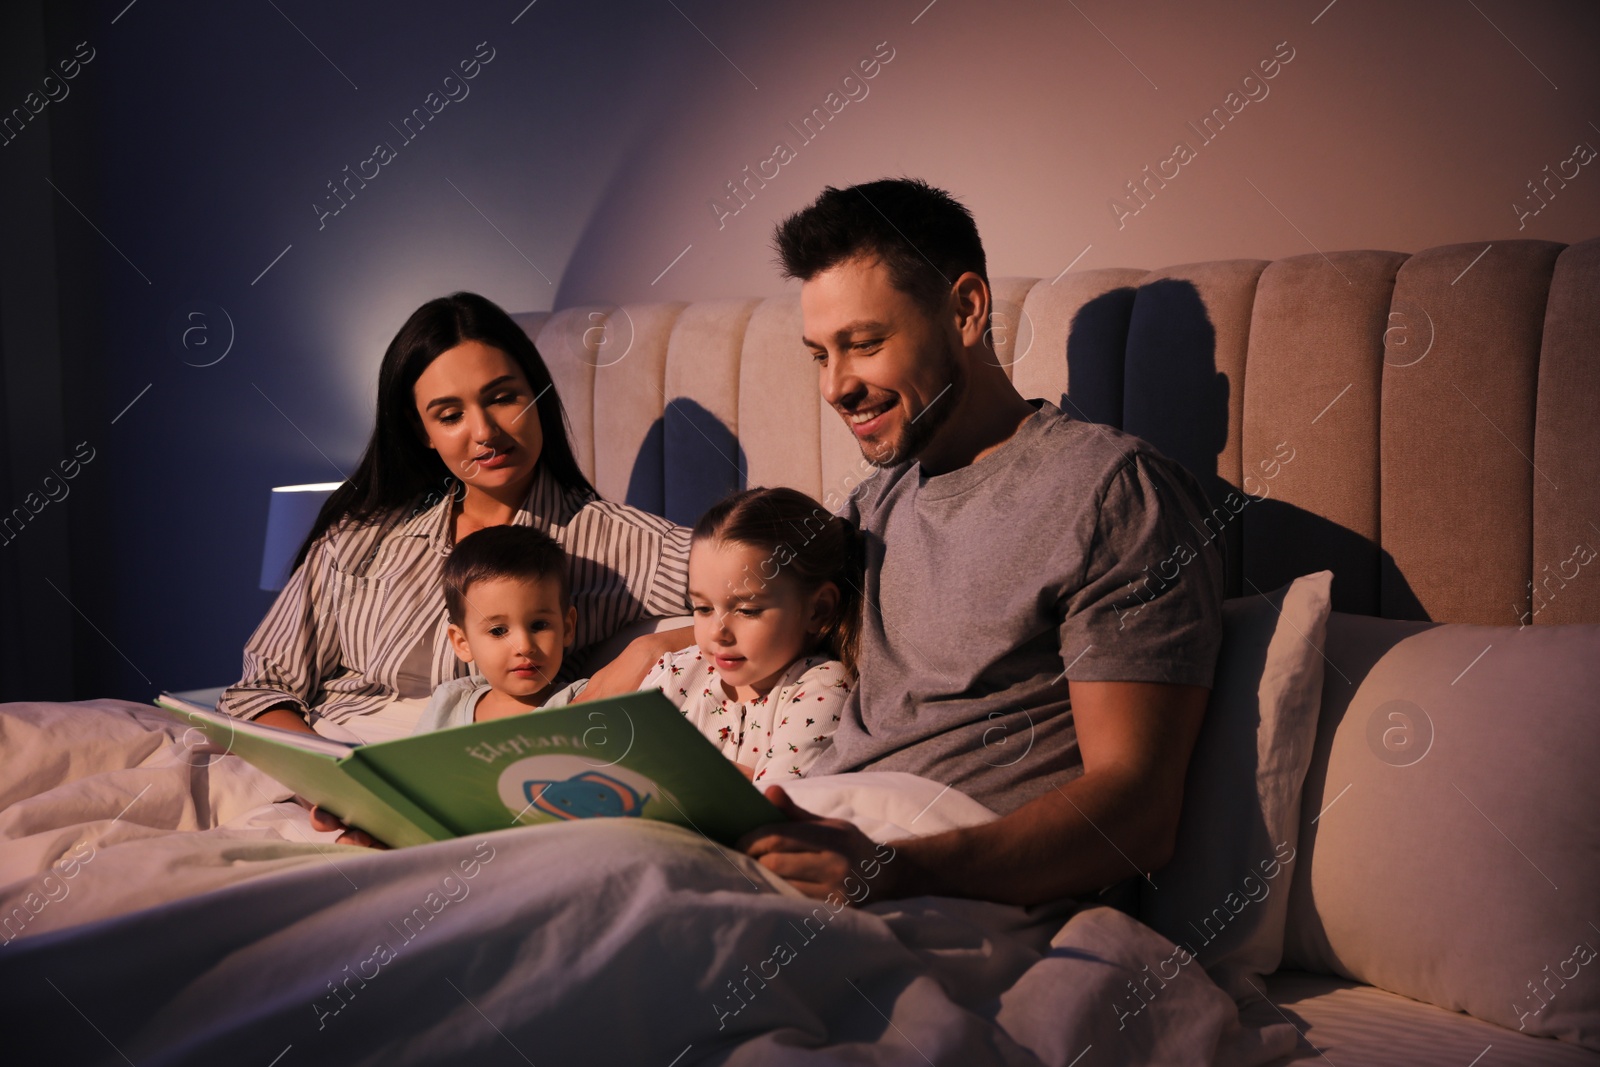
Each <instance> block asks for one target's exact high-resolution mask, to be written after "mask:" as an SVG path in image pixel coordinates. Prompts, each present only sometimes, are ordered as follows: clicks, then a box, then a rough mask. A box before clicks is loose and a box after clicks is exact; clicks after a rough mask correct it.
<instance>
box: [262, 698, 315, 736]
mask: <svg viewBox="0 0 1600 1067" xmlns="http://www.w3.org/2000/svg"><path fill="white" fill-rule="evenodd" d="M295 707H296V705H294V704H280V705H279V706H277V707H275V708H268V709H267V710H266V711H263V712H262V713H261V714H260V715H257V716H256V717H255V719H253V720H252V721H253V722H258V723H260V724H261V725H262V726H276V727H277V728H278V729H280V730H294V731H296V732H298V733H302V734H314V733H316V731H315V730H313V729H312V728H311V724H310V723H308V722H306V720H305V717H304V716H303V715H301V714H300V713H299V712H298V711H296V710H295Z"/></svg>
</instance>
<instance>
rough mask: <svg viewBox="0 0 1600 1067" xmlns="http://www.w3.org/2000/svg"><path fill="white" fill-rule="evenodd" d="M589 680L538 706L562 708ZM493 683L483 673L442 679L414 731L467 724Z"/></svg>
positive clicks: (571, 686) (565, 689)
mask: <svg viewBox="0 0 1600 1067" xmlns="http://www.w3.org/2000/svg"><path fill="white" fill-rule="evenodd" d="M588 684H589V679H587V678H579V679H578V680H577V681H575V682H573V683H572V684H571V685H568V686H565V687H564V688H561V689H558V690H556V691H555V692H554V693H551V694H550V696H549V697H547V698H546V699H545V701H544V703H542V704H540V705H539V708H538V709H530V710H542V709H544V708H559V707H561V706H563V705H565V704H570V703H572V699H573V698H574V697H576V696H577V695H578V694H579V693H581V692H583V689H584V686H586V685H588ZM489 690H490V686H489V683H488V682H487V681H485V680H484V678H483V676H482V675H477V674H473V675H470V676H468V677H466V678H452V679H450V680H449V681H448V682H441V683H440V684H439V687H438V688H437V689H435V690H434V691H433V699H432V700H430V701H429V702H428V707H427V710H426V711H424V712H423V713H422V717H421V718H420V719H418V720H417V728H416V729H415V730H413V731H412V734H413V735H415V734H425V733H429V732H431V731H433V730H443V729H444V728H445V727H447V726H465V725H467V724H468V723H470V722H472V721H473V718H472V716H473V713H474V712H475V711H476V710H477V707H478V701H479V700H482V699H483V695H484V694H485V693H487V692H489Z"/></svg>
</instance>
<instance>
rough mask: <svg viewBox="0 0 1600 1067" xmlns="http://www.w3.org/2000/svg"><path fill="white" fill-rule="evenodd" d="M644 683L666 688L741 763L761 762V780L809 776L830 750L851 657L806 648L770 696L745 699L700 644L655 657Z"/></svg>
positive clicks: (669, 696)
mask: <svg viewBox="0 0 1600 1067" xmlns="http://www.w3.org/2000/svg"><path fill="white" fill-rule="evenodd" d="M639 688H640V689H659V690H661V692H662V693H663V694H664V695H665V696H666V697H667V699H668V700H671V701H672V702H673V703H674V704H676V705H677V706H678V708H679V710H681V711H682V712H683V715H684V718H686V719H688V720H689V721H690V722H691V723H693V724H694V726H695V728H696V729H698V730H699V731H700V732H701V733H702V734H704V735H705V736H706V737H707V738H709V739H710V740H711V742H712V743H713V744H715V745H716V746H717V748H718V749H719V750H720V751H721V752H722V754H723V755H724V756H727V757H728V758H729V759H730V760H732V761H733V762H735V763H742V764H744V765H745V766H747V767H754V768H755V776H754V779H753V780H754V781H755V782H756V783H757V784H763V785H765V784H769V783H772V782H776V781H783V780H784V779H790V778H803V777H805V774H806V771H808V770H809V769H810V767H811V765H812V764H813V763H815V762H816V760H817V757H819V756H821V755H822V753H823V752H825V751H827V749H828V746H829V745H830V744H831V743H832V741H833V731H834V728H835V727H837V726H838V725H839V712H840V709H841V708H843V707H844V702H845V698H846V697H847V696H849V695H850V681H849V675H848V674H847V673H846V672H845V669H844V664H842V663H840V662H839V661H838V660H835V659H829V658H827V657H826V656H803V657H801V658H800V659H797V660H795V661H794V662H793V663H791V664H790V665H789V668H788V669H787V670H786V671H784V672H783V674H782V675H781V676H780V677H779V678H778V683H777V684H776V685H774V686H773V687H772V689H771V691H769V692H768V693H767V695H766V696H764V697H761V698H760V699H758V700H753V701H750V702H749V703H748V704H746V703H742V702H740V701H738V700H736V699H734V698H732V697H729V696H728V695H727V691H726V690H725V689H724V688H723V686H722V679H721V677H720V676H719V675H718V674H717V668H716V665H715V664H714V663H712V662H711V661H710V660H709V659H707V658H705V656H703V655H702V654H701V652H700V649H699V648H697V647H690V648H685V649H682V650H681V651H678V652H671V653H668V654H667V655H665V656H663V657H662V658H660V659H658V660H657V661H656V665H655V666H654V667H653V668H651V670H650V673H649V674H647V675H645V678H644V681H643V682H641V683H639Z"/></svg>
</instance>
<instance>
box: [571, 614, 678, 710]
mask: <svg viewBox="0 0 1600 1067" xmlns="http://www.w3.org/2000/svg"><path fill="white" fill-rule="evenodd" d="M692 644H694V627H693V626H683V627H679V628H678V629H676V630H663V631H661V632H660V633H654V634H645V635H644V636H643V637H635V638H634V639H633V640H632V641H630V642H628V647H627V648H625V649H623V650H622V654H621V655H620V656H618V657H617V658H616V659H614V660H612V661H611V662H610V663H608V664H606V665H605V666H604V667H601V668H600V669H599V670H598V671H595V672H594V675H593V676H592V677H590V679H589V684H588V685H586V686H584V687H583V692H582V693H580V694H578V698H577V699H576V700H574V701H573V703H574V704H582V703H586V702H588V701H590V700H604V699H605V698H606V697H615V696H621V695H622V694H624V693H632V692H635V691H637V690H638V688H639V683H640V682H642V681H644V676H645V675H646V674H649V673H650V668H651V667H654V666H655V664H656V660H658V659H660V658H661V657H662V656H665V655H666V654H667V653H668V652H676V651H678V649H680V648H687V647H688V646H690V645H692Z"/></svg>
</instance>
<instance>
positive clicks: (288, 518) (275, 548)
mask: <svg viewBox="0 0 1600 1067" xmlns="http://www.w3.org/2000/svg"><path fill="white" fill-rule="evenodd" d="M343 484H344V483H343V482H315V483H312V484H310V485H280V486H277V487H276V488H274V489H273V490H272V494H271V500H270V502H269V503H268V505H267V544H266V548H265V549H263V550H262V553H261V588H262V589H265V590H266V591H267V592H269V593H276V592H277V591H278V590H280V589H282V588H283V587H284V586H285V585H287V584H288V583H289V575H290V573H291V572H292V571H293V569H294V557H295V553H297V552H299V551H300V545H301V543H302V542H304V541H305V539H306V535H307V534H309V533H310V532H311V527H312V526H313V525H314V524H315V523H316V521H317V512H319V511H321V510H322V505H323V504H324V503H326V502H327V500H328V497H330V496H332V495H333V491H334V490H335V489H337V488H339V486H341V485H343Z"/></svg>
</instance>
